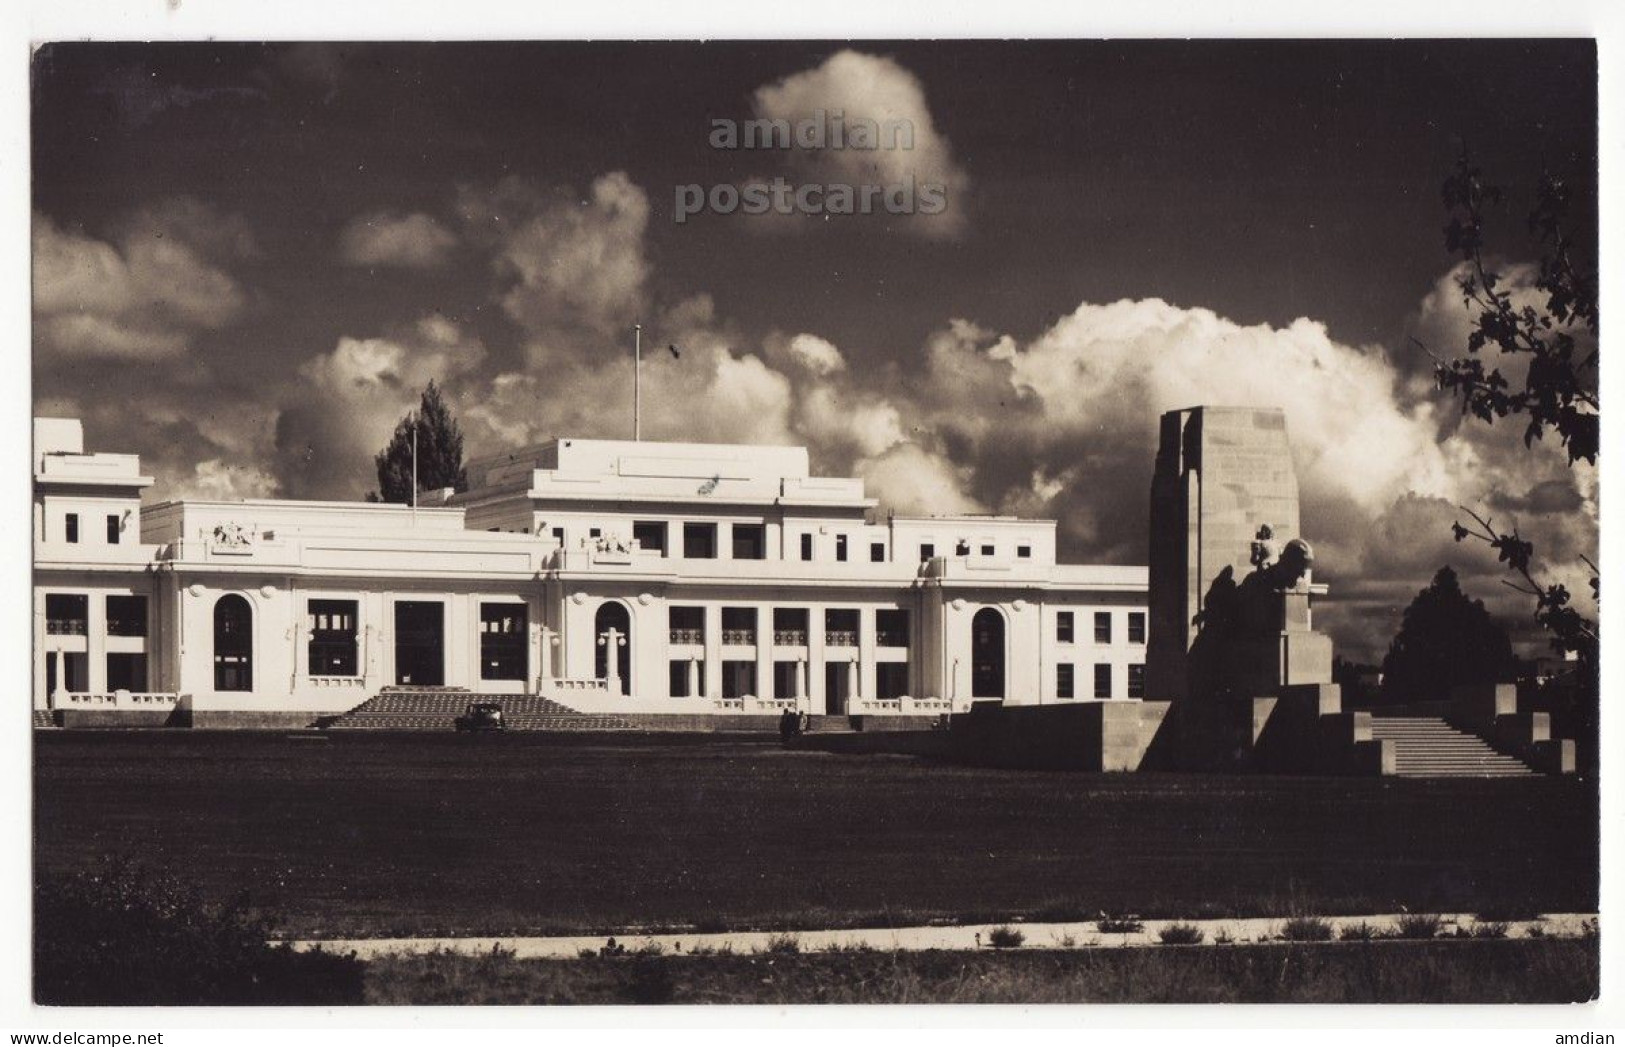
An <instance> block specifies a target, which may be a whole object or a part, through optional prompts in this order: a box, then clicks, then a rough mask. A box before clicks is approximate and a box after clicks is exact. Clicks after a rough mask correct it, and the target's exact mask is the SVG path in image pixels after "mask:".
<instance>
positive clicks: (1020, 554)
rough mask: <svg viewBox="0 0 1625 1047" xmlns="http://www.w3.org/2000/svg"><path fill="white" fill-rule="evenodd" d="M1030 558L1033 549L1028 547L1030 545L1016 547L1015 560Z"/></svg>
mask: <svg viewBox="0 0 1625 1047" xmlns="http://www.w3.org/2000/svg"><path fill="white" fill-rule="evenodd" d="M1032 558H1033V547H1032V546H1030V545H1018V546H1016V559H1018V560H1031V559H1032Z"/></svg>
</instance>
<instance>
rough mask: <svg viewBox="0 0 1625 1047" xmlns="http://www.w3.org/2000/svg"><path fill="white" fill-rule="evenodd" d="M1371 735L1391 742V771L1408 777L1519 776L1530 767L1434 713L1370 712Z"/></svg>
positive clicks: (1523, 775)
mask: <svg viewBox="0 0 1625 1047" xmlns="http://www.w3.org/2000/svg"><path fill="white" fill-rule="evenodd" d="M1371 736H1372V737H1373V738H1374V739H1377V740H1378V741H1392V742H1393V743H1394V771H1395V773H1396V774H1398V775H1399V776H1400V777H1408V778H1522V777H1530V776H1533V775H1534V773H1535V772H1534V770H1533V769H1531V768H1530V766H1529V765H1528V764H1526V763H1524V762H1523V761H1522V760H1520V759H1518V758H1517V757H1515V756H1508V755H1507V754H1506V753H1501V752H1497V751H1496V750H1495V749H1493V748H1491V746H1490V745H1489V743H1487V742H1485V741H1484V740H1483V739H1482V738H1479V737H1478V736H1477V735H1472V734H1468V733H1467V732H1465V731H1458V730H1457V729H1456V728H1454V727H1451V726H1450V725H1449V724H1448V723H1446V722H1445V721H1444V720H1442V719H1438V718H1434V717H1399V716H1373V717H1372V718H1371Z"/></svg>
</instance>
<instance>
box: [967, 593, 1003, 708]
mask: <svg viewBox="0 0 1625 1047" xmlns="http://www.w3.org/2000/svg"><path fill="white" fill-rule="evenodd" d="M970 632H971V643H970V657H971V676H970V693H971V697H972V698H1001V699H1002V698H1003V697H1004V616H1003V615H1001V614H1000V613H999V612H998V611H995V610H994V609H993V608H991V607H984V608H982V609H981V610H980V611H977V612H976V617H974V618H972V619H971V623H970Z"/></svg>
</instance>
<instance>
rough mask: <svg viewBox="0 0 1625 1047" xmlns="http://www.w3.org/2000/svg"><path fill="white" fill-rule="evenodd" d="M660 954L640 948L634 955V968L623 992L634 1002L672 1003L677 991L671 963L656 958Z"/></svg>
mask: <svg viewBox="0 0 1625 1047" xmlns="http://www.w3.org/2000/svg"><path fill="white" fill-rule="evenodd" d="M657 955H658V954H653V953H648V952H644V951H642V950H639V951H638V952H637V953H635V954H634V955H633V958H632V970H631V973H630V974H629V975H628V977H627V979H626V986H625V988H624V990H623V993H624V995H625V997H626V999H627V1000H629V1001H630V1002H632V1003H670V1002H671V1000H672V997H673V996H675V995H676V993H677V986H676V985H675V984H674V983H673V982H672V978H671V970H670V965H669V964H666V963H663V962H661V961H660V960H659V959H657V958H656V956H657Z"/></svg>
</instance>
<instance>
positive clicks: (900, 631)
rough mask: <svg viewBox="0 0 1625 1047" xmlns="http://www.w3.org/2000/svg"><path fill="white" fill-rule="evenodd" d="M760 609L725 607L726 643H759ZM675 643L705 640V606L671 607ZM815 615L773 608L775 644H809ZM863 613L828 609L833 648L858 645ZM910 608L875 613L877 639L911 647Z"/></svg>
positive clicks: (797, 609)
mask: <svg viewBox="0 0 1625 1047" xmlns="http://www.w3.org/2000/svg"><path fill="white" fill-rule="evenodd" d="M756 611H757V609H756V608H754V607H724V608H722V642H723V643H725V644H754V643H756V642H757V640H756V638H757V613H756ZM669 614H670V628H671V633H670V639H671V642H672V643H695V644H703V643H704V642H705V608H703V607H685V606H680V605H674V606H673V607H671V608H670V610H669ZM810 621H811V616H810V614H809V612H808V610H807V608H805V607H775V608H774V609H773V643H775V644H777V645H779V646H786V647H801V646H805V645H806V643H807V636H808V633H809V631H810V624H809V623H810ZM858 622H859V615H858V611H857V609H856V608H830V609H827V610H825V611H824V642H825V643H826V644H829V645H830V646H832V647H855V646H857V643H858ZM908 638H909V620H908V611H906V610H901V609H899V608H882V609H880V610H877V611H876V612H875V642H876V643H877V644H879V645H880V646H881V647H907V646H908Z"/></svg>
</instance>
